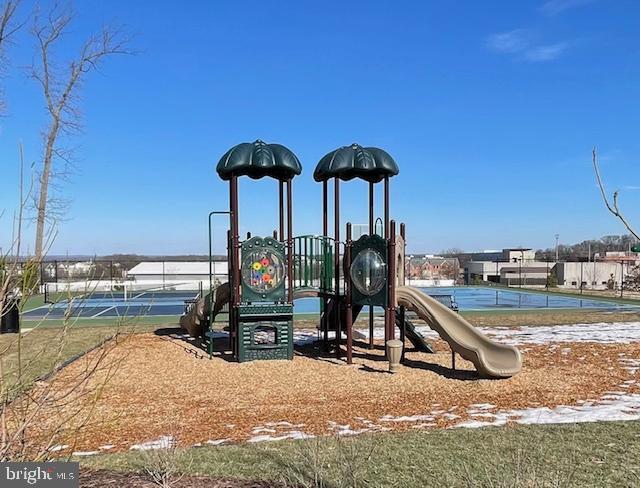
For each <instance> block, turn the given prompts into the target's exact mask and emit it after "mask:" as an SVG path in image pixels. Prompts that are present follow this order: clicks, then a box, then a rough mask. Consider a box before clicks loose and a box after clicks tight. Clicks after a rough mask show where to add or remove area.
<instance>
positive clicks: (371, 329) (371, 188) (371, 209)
mask: <svg viewBox="0 0 640 488" xmlns="http://www.w3.org/2000/svg"><path fill="white" fill-rule="evenodd" d="M374 207H375V203H374V186H373V182H372V181H370V182H369V235H370V236H372V235H373V234H375V233H376V232H375V229H374V228H373V226H374V223H373V213H374ZM373 332H374V327H373V305H369V349H373Z"/></svg>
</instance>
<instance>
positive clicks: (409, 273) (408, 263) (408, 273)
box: [407, 254, 413, 286]
mask: <svg viewBox="0 0 640 488" xmlns="http://www.w3.org/2000/svg"><path fill="white" fill-rule="evenodd" d="M412 259H413V254H412V255H411V256H409V260H408V261H407V268H408V269H409V270H408V272H407V276H408V278H409V286H411V260H412Z"/></svg>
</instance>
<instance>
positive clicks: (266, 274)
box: [242, 250, 285, 293]
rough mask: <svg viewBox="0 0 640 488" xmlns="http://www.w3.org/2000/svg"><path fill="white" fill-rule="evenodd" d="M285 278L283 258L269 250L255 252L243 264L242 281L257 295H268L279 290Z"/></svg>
mask: <svg viewBox="0 0 640 488" xmlns="http://www.w3.org/2000/svg"><path fill="white" fill-rule="evenodd" d="M284 276H285V266H284V263H283V261H282V258H281V257H280V256H279V255H277V254H275V253H273V252H271V251H269V250H256V251H253V252H251V253H249V254H248V255H247V256H246V257H245V258H244V261H243V263H242V280H243V281H244V283H245V285H247V286H248V287H249V288H251V289H252V290H253V291H255V292H256V293H268V292H270V291H271V290H273V289H274V288H277V287H278V285H280V284H281V283H282V281H283V280H284Z"/></svg>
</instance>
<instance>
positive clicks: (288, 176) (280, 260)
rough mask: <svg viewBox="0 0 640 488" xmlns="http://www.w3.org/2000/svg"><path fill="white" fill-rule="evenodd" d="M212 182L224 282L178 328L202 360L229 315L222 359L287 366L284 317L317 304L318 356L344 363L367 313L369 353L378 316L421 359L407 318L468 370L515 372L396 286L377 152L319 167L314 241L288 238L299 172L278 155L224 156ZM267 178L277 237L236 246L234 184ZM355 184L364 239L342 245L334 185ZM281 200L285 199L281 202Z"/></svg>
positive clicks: (399, 263)
mask: <svg viewBox="0 0 640 488" xmlns="http://www.w3.org/2000/svg"><path fill="white" fill-rule="evenodd" d="M216 170H217V173H218V175H219V176H220V178H221V179H222V180H224V181H228V182H229V210H228V211H222V212H212V213H211V214H210V215H209V238H210V246H209V248H210V249H209V250H210V260H211V254H212V250H211V238H212V236H211V218H212V217H213V216H215V215H219V214H221V215H228V217H229V230H228V232H227V236H226V242H227V253H228V262H229V281H228V283H225V284H223V285H220V286H218V287H217V288H215V289H214V287H213V284H212V283H211V284H210V290H209V293H208V294H207V295H206V296H203V297H201V298H200V299H199V300H198V301H196V302H194V303H193V305H192V306H191V307H190V309H189V310H188V311H187V313H186V314H185V315H184V316H183V317H182V318H181V321H180V322H181V325H182V327H183V328H185V329H187V330H188V331H189V333H190V334H191V335H193V336H201V337H203V338H204V339H205V340H206V341H207V342H208V343H209V347H210V351H211V345H212V342H213V332H212V326H213V323H214V320H215V317H216V315H217V314H219V313H220V312H221V311H223V310H224V309H225V308H227V307H228V317H229V318H228V328H229V346H228V348H229V350H230V351H231V353H232V355H233V357H234V358H235V359H236V360H237V361H239V362H244V361H250V360H257V359H293V318H294V315H293V309H294V300H295V299H297V298H307V297H317V298H318V299H319V300H320V311H321V314H320V322H319V330H320V333H321V336H322V339H321V340H322V345H323V347H324V348H325V350H327V351H329V350H331V349H332V350H333V353H334V354H335V356H336V358H338V359H341V358H342V357H343V356H344V357H345V359H346V362H347V364H352V362H353V323H354V321H355V319H356V318H357V317H358V315H359V313H360V312H361V311H362V310H363V309H364V308H365V307H369V337H368V338H369V347H370V348H373V347H374V320H373V307H382V308H383V309H384V314H383V315H384V340H385V344H386V343H387V341H390V340H393V339H395V336H396V327H397V328H398V329H399V336H400V340H401V341H402V343H403V344H404V340H405V339H408V340H410V341H411V342H412V344H413V345H414V347H415V348H416V349H417V350H419V351H423V352H432V349H431V346H430V345H429V344H428V343H427V342H426V341H425V340H424V338H423V337H422V336H421V335H420V334H419V333H417V332H416V330H415V328H414V326H413V324H412V323H411V322H410V321H409V320H407V318H406V311H413V312H415V313H416V314H417V315H418V317H419V318H420V319H422V320H423V321H425V322H426V323H427V324H428V325H429V326H430V327H431V328H432V329H434V330H435V331H437V332H438V333H439V335H440V336H441V337H442V339H444V340H445V341H446V342H447V343H448V344H449V345H450V347H451V349H452V351H453V352H454V354H455V353H458V354H460V356H462V357H463V358H464V359H467V360H469V361H471V362H472V363H473V364H474V366H475V367H476V369H477V370H478V372H479V373H480V374H481V375H484V376H489V377H510V376H513V375H514V374H516V373H517V372H518V371H520V369H521V365H522V360H521V355H520V352H519V351H518V350H517V349H516V348H514V347H512V346H507V345H502V344H498V343H496V342H493V341H491V340H490V339H488V338H487V337H486V336H484V335H483V334H482V333H481V332H479V331H478V330H477V329H476V328H475V327H473V326H472V325H471V324H469V323H468V322H467V321H466V320H465V319H464V318H462V317H461V316H460V315H459V314H457V313H456V312H455V311H453V310H451V309H450V308H449V307H447V306H445V305H443V304H442V303H440V302H439V301H438V300H436V299H434V298H432V297H430V296H428V295H426V294H424V293H423V292H421V291H420V290H419V289H417V288H413V287H409V286H405V279H404V269H405V265H404V263H405V237H406V226H405V225H404V224H400V226H399V233H397V232H396V230H397V227H396V223H395V221H394V220H392V219H390V215H389V203H390V184H389V183H390V178H392V177H394V176H396V175H397V174H398V173H399V169H398V166H397V164H396V162H395V161H394V160H393V158H392V157H391V156H390V155H389V154H388V153H386V152H385V151H383V150H382V149H379V148H374V147H362V146H359V145H357V144H352V145H350V146H344V147H340V148H338V149H336V150H334V151H332V152H330V153H328V154H327V155H326V156H324V157H323V158H322V159H321V160H320V162H319V163H318V165H317V167H316V169H315V171H314V179H315V181H316V182H319V183H322V190H323V191H322V208H323V212H322V214H323V217H322V235H320V236H297V237H294V236H293V219H292V187H293V179H294V177H296V176H298V175H299V174H300V173H301V172H302V166H301V164H300V161H299V160H298V158H297V157H296V156H295V154H294V153H293V152H291V151H290V150H289V149H287V148H286V147H284V146H282V145H279V144H266V143H264V142H262V141H260V140H258V141H255V142H254V143H243V144H239V145H237V146H234V147H233V148H231V149H230V150H229V151H228V152H227V153H225V154H224V156H223V157H222V158H221V159H220V161H219V163H218V165H217V168H216ZM241 176H248V177H250V178H252V179H260V178H264V177H270V178H273V179H275V180H276V181H277V182H278V188H279V203H280V207H279V208H280V211H279V221H278V229H277V230H274V231H273V234H272V235H270V236H265V237H261V236H251V234H250V233H248V235H247V238H246V239H245V240H244V241H241V240H240V236H239V195H238V178H240V177H241ZM355 178H358V179H361V180H364V181H366V182H367V183H368V186H369V202H368V203H369V226H368V227H369V229H368V230H369V233H368V234H365V235H362V236H360V237H359V238H358V239H357V240H355V241H354V240H353V239H352V225H351V223H347V224H346V232H345V237H346V238H345V240H344V241H341V224H340V222H341V220H340V183H341V181H343V182H347V181H350V180H352V179H355ZM331 180H333V200H334V203H333V235H332V236H330V235H329V186H330V181H331ZM378 183H382V184H383V192H384V204H383V205H384V209H383V218H382V219H378V221H380V220H381V221H382V228H381V229H380V230H379V232H376V219H375V205H374V203H375V198H374V197H375V185H376V184H378ZM285 194H286V198H285Z"/></svg>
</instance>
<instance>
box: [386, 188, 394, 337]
mask: <svg viewBox="0 0 640 488" xmlns="http://www.w3.org/2000/svg"><path fill="white" fill-rule="evenodd" d="M384 238H385V239H387V246H388V239H389V177H388V176H386V177H385V178H384ZM387 272H388V275H390V273H389V269H388V270H387ZM387 286H388V283H387ZM392 327H393V318H392V317H391V313H390V307H389V306H388V305H387V306H386V307H385V309H384V342H385V344H386V342H387V341H388V340H390V339H391V328H392Z"/></svg>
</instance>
